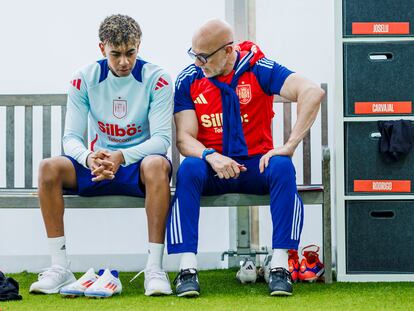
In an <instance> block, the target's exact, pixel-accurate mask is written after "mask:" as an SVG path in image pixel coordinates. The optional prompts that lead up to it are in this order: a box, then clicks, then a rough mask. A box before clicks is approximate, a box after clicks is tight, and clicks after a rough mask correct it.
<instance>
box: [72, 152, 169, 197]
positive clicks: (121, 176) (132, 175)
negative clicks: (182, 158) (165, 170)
mask: <svg viewBox="0 0 414 311" xmlns="http://www.w3.org/2000/svg"><path fill="white" fill-rule="evenodd" d="M161 156H163V157H164V158H166V159H167V160H168V163H170V167H171V169H170V174H169V178H170V179H171V174H172V163H171V161H170V159H168V157H167V156H165V155H161ZM65 157H66V158H68V159H69V160H70V161H71V162H72V164H73V166H74V168H75V172H76V180H77V184H78V187H77V189H64V193H65V194H76V195H80V196H85V197H92V196H99V195H129V196H134V197H141V198H143V197H145V186H144V184H143V183H142V182H141V178H140V166H141V162H142V160H140V161H138V162H137V163H134V164H131V165H128V166H120V167H119V169H118V172H116V174H115V178H114V179H112V180H108V179H106V180H102V181H92V178H93V177H94V176H93V175H92V173H91V170H90V169H87V168H86V167H84V166H83V165H81V164H80V163H78V161H76V160H75V159H74V158H72V157H70V156H65Z"/></svg>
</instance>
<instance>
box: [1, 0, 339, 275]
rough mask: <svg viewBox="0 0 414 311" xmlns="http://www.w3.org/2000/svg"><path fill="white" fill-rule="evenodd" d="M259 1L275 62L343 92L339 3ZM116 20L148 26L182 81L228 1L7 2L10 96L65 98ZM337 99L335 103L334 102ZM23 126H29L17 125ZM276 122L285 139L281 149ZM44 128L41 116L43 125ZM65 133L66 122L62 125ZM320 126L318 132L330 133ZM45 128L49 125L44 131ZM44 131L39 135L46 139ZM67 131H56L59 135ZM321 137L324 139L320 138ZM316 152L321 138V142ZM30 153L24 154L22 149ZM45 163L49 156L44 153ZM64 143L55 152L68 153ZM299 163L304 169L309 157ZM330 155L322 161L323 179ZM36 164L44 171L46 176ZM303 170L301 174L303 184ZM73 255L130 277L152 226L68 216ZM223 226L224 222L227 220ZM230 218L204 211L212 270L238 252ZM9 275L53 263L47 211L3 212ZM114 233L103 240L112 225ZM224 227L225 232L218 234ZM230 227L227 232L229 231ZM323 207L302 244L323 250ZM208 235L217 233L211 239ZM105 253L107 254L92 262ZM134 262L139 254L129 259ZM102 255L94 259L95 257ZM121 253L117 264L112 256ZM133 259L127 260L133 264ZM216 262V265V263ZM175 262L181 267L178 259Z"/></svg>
mask: <svg viewBox="0 0 414 311" xmlns="http://www.w3.org/2000/svg"><path fill="white" fill-rule="evenodd" d="M256 1H257V43H258V44H259V46H260V47H261V48H262V50H263V51H264V52H265V53H266V54H267V56H268V57H269V58H272V59H275V60H276V61H278V62H280V63H282V64H284V65H286V66H288V67H289V68H291V69H293V70H295V71H298V72H300V73H303V74H304V75H305V76H307V77H309V78H311V79H312V80H314V81H315V82H317V83H320V82H327V83H328V84H329V85H330V86H331V89H333V4H332V3H331V1H329V0H314V1H307V0H294V1H282V0H278V1H270V0H268V1H265V0H256ZM113 13H124V14H128V15H130V16H132V17H134V18H136V20H137V21H138V22H139V23H140V25H141V28H142V31H143V42H142V45H141V49H140V55H141V57H143V58H144V59H146V60H148V61H151V62H153V63H156V64H159V65H161V66H162V67H164V68H165V69H166V70H167V71H168V72H169V73H170V74H171V76H172V77H173V78H175V77H176V75H177V74H178V72H179V71H180V70H181V69H182V68H183V67H184V66H186V65H187V64H188V63H189V61H190V59H189V58H188V57H187V55H186V50H187V48H188V47H189V46H190V43H191V36H192V33H193V31H194V30H195V29H196V28H197V26H199V25H200V24H201V23H203V22H204V21H205V20H207V19H209V18H213V17H218V18H224V16H225V1H224V0H222V1H221V0H210V1H208V3H206V1H204V0H203V1H201V0H177V1H167V0H162V1H143V0H139V1H137V0H136V1H118V2H113V1H108V0H101V1H96V0H95V1H79V0H72V1H70V2H61V1H53V0H38V1H28V0H27V1H23V0H16V1H14V2H8V3H7V5H5V4H2V8H1V10H0V29H1V31H0V32H1V37H2V47H1V49H0V68H1V73H0V93H1V94H31V93H33V94H36V93H64V92H66V90H67V87H68V85H69V84H68V83H69V80H70V78H71V76H72V74H73V72H74V71H75V70H76V69H77V68H78V67H81V66H83V65H85V64H88V63H90V62H93V61H95V60H96V59H98V58H100V57H101V56H100V53H99V50H98V38H97V31H98V25H99V23H100V22H101V21H102V20H103V18H105V17H106V16H107V15H110V14H113ZM332 98H333V97H332V94H330V95H329V99H328V102H330V103H332ZM17 120H19V119H17ZM278 120H279V119H276V120H275V123H274V124H275V129H276V131H277V133H276V142H280V141H281V140H280V139H281V135H280V131H278V123H279V122H278ZM330 120H332V118H330ZM34 122H37V123H38V124H39V125H41V122H42V120H41V114H39V118H37V119H35V121H34ZM54 122H55V123H54V124H55V125H56V128H59V122H60V120H59V118H56V120H54ZM318 126H319V125H318V124H316V125H315V128H314V129H313V131H320V128H319V127H318ZM39 127H40V126H39ZM23 128H24V124H23V122H22V121H16V129H15V130H16V143H17V145H16V151H17V152H16V185H17V186H21V185H23V174H24V167H23V166H22V165H21V162H20V161H23V157H22V155H21V154H22V153H21V152H18V151H19V150H21V149H22V148H23V146H22V144H21V143H20V144H19V141H21V137H22V135H23V133H24V132H23ZM4 133H5V129H4V111H0V146H1V147H0V187H4V185H5V178H4V172H5V153H4V147H3V146H4V141H5V140H4V139H5V138H4V137H5V134H4ZM40 135H41V133H39V135H37V136H38V137H40ZM59 136H60V132H59V131H57V132H54V137H56V138H58V137H59ZM318 136H319V135H316V137H318ZM313 144H314V146H315V147H314V149H317V148H319V146H320V141H317V140H316V141H313ZM19 148H20V149H19ZM35 152H36V153H37V156H35V160H34V161H35V163H37V162H38V161H39V160H40V157H41V156H40V155H41V150H39V149H38V150H35ZM59 152H60V151H59V141H58V139H56V140H55V141H54V144H53V145H52V154H53V155H57V154H59ZM300 152H301V149H300V148H299V149H298V155H297V156H295V158H294V160H295V162H296V163H297V164H298V166H300V164H301V163H300V154H299V153H300ZM319 162H320V155H319V158H318V155H316V156H315V158H314V159H313V163H312V167H313V171H314V172H315V173H316V174H315V175H314V180H313V181H314V182H318V181H319V182H320V179H321V176H320V163H319ZM36 169H37V168H36V165H34V171H35V173H36ZM301 178H302V172H301V171H298V181H301ZM260 219H261V224H260V242H261V245H263V246H264V245H268V246H270V245H271V242H270V241H271V239H270V236H271V224H270V214H269V211H268V208H265V207H263V208H261V212H260ZM65 222H66V235H67V249H68V253H69V255H70V256H71V258H72V261H73V265H74V267H73V268H74V269H75V270H85V269H86V268H88V265H102V264H106V265H111V266H113V267H118V268H121V269H124V270H129V269H135V268H136V269H138V268H140V267H142V266H143V265H144V262H145V261H144V260H145V253H146V242H145V241H146V239H147V230H146V221H145V213H144V211H143V210H137V209H121V210H67V211H66V215H65ZM217 222H219V223H217ZM228 222H229V211H228V209H226V208H221V209H202V214H201V221H200V254H201V255H203V254H204V255H205V260H204V261H203V263H202V265H201V266H202V267H204V268H211V267H220V265H221V263H220V259H219V257H218V254H219V253H221V252H222V251H225V250H227V249H228V248H229V245H230V243H231V242H230V241H229V228H228ZM0 223H1V225H0V270H2V269H3V270H4V271H20V270H22V269H31V270H36V269H39V268H40V267H42V266H45V265H48V257H47V253H48V250H47V242H46V237H45V232H44V229H43V223H42V220H41V215H40V211H39V210H0ZM108 227H110V228H111V233H105V232H104V233H101V232H102V231H104V230H105V229H106V228H108ZM217 228H220V230H217ZM222 228H225V229H224V232H223V230H222ZM320 228H321V221H320V208H318V207H311V208H306V209H305V229H304V233H303V235H302V245H306V244H309V243H318V244H321V229H320ZM207 233H208V234H207ZM91 254H92V255H100V254H105V258H102V256H96V257H93V256H89V255H91ZM127 255H131V257H126V256H127ZM88 256H89V257H91V258H95V259H94V260H92V261H87V260H86V258H88ZM111 256H112V257H111ZM125 258H127V259H125ZM207 259H208V260H207ZM170 261H171V262H172V264H171V263H170V264H169V265H168V267H169V268H171V269H173V268H175V266H176V262H177V259H176V258H172V259H171V260H170Z"/></svg>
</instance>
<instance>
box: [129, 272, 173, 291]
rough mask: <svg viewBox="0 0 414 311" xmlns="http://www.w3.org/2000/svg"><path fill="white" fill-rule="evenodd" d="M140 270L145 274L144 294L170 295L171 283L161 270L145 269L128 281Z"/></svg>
mask: <svg viewBox="0 0 414 311" xmlns="http://www.w3.org/2000/svg"><path fill="white" fill-rule="evenodd" d="M142 272H144V274H145V281H144V288H145V296H160V295H171V294H172V289H171V283H170V279H169V277H168V274H167V273H166V272H165V271H162V270H156V269H151V268H149V269H145V270H142V271H140V272H139V273H138V274H137V275H135V276H134V277H133V278H132V279H131V281H130V282H132V281H133V280H135V279H136V278H137V277H138V276H139V275H140V274H141V273H142Z"/></svg>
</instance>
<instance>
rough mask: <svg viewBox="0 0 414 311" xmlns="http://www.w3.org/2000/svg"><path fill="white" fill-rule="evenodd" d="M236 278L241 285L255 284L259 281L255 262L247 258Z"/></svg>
mask: <svg viewBox="0 0 414 311" xmlns="http://www.w3.org/2000/svg"><path fill="white" fill-rule="evenodd" d="M236 278H237V279H238V280H239V281H240V283H242V284H245V283H255V282H256V279H257V271H256V265H255V264H254V262H253V260H251V259H249V258H245V259H244V262H242V263H241V267H240V269H239V271H237V274H236Z"/></svg>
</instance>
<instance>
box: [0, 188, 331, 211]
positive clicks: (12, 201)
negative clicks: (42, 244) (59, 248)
mask: <svg viewBox="0 0 414 311" xmlns="http://www.w3.org/2000/svg"><path fill="white" fill-rule="evenodd" d="M173 194H174V193H173ZM299 195H300V196H301V198H302V201H303V203H304V204H306V205H307V204H309V205H312V204H322V203H323V191H300V190H299ZM63 197H64V200H65V207H66V208H137V207H144V206H145V204H144V199H143V198H137V197H129V196H117V195H111V196H97V197H80V196H76V195H64V196H63ZM269 202H270V196H269V195H254V194H239V193H227V194H223V195H214V196H204V197H201V206H203V207H217V206H223V207H225V206H267V205H269ZM38 207H39V201H38V198H37V193H36V189H29V190H25V189H21V190H19V191H0V208H38Z"/></svg>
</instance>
